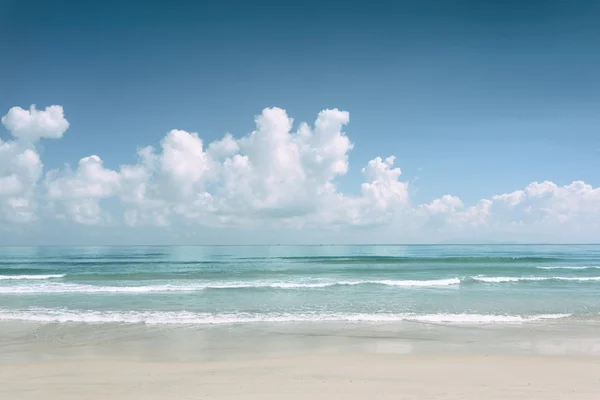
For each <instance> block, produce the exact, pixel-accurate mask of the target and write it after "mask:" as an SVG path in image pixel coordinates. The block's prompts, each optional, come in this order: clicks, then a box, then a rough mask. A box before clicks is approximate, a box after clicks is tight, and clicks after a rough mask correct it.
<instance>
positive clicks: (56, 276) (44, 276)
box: [0, 274, 65, 281]
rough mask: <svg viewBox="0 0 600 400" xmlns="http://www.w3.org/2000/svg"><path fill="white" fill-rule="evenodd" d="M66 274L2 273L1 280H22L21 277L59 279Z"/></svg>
mask: <svg viewBox="0 0 600 400" xmlns="http://www.w3.org/2000/svg"><path fill="white" fill-rule="evenodd" d="M64 276H65V275H64V274H54V275H0V281H2V280H21V279H36V280H37V279H58V278H62V277H64Z"/></svg>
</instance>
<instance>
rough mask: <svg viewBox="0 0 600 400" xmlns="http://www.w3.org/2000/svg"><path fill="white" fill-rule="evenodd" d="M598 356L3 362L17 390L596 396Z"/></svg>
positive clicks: (140, 395)
mask: <svg viewBox="0 0 600 400" xmlns="http://www.w3.org/2000/svg"><path fill="white" fill-rule="evenodd" d="M599 370H600V358H597V357H567V356H562V357H557V356H532V355H530V356H518V355H512V356H506V355H489V356H486V355H459V354H454V355H451V354H445V355H437V354H430V355H393V354H347V353H335V354H306V355H302V356H292V357H287V356H284V357H269V358H260V359H253V360H244V361H216V362H151V361H124V360H114V359H85V360H77V361H46V362H44V361H40V362H34V363H22V364H14V365H10V366H9V367H7V366H6V365H5V366H4V367H3V368H2V369H1V371H2V372H1V373H0V382H1V385H0V397H1V398H7V399H8V398H11V399H12V398H14V399H22V400H29V399H38V398H45V399H51V400H53V399H56V400H58V399H60V400H70V399H78V400H82V399H105V398H111V399H114V400H120V399H166V398H169V399H196V398H215V399H234V398H245V399H281V398H286V399H306V398H310V397H312V398H315V399H332V398H333V399H365V398H375V399H404V400H408V399H410V400H417V399H419V400H420V399H464V400H471V399H472V400H476V399H477V400H479V399H484V398H485V399H523V400H525V399H578V400H586V399H590V400H591V399H597V398H599V397H600V379H599V376H598V371H599Z"/></svg>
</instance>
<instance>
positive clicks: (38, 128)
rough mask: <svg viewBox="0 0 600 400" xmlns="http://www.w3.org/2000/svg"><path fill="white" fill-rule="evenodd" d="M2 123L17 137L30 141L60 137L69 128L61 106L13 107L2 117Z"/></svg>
mask: <svg viewBox="0 0 600 400" xmlns="http://www.w3.org/2000/svg"><path fill="white" fill-rule="evenodd" d="M2 124H3V125H4V127H5V128H6V129H7V130H8V131H9V132H10V133H11V135H13V136H14V137H15V138H18V139H23V140H25V141H28V142H36V141H38V140H39V139H42V138H46V139H60V138H62V136H63V134H64V133H65V131H66V130H67V129H68V128H69V122H68V121H67V120H66V119H65V116H64V112H63V108H62V107H61V106H57V105H54V106H48V107H46V108H45V109H44V110H38V109H37V108H36V107H35V105H32V106H31V107H29V110H24V109H22V108H21V107H13V108H11V109H10V110H8V113H7V114H6V115H5V116H4V117H2Z"/></svg>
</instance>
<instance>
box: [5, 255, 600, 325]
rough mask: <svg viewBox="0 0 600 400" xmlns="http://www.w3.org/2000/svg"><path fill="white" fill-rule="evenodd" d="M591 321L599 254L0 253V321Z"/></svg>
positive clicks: (598, 289)
mask: <svg viewBox="0 0 600 400" xmlns="http://www.w3.org/2000/svg"><path fill="white" fill-rule="evenodd" d="M599 318H600V246H592V245H586V246H583V245H581V246H570V245H569V246H567V245H562V246H533V245H531V246H256V247H251V246H247V247H229V246H222V247H218V246H215V247H38V248H36V247H31V248H25V247H18V248H0V320H8V321H36V322H40V323H56V322H58V323H66V322H79V323H84V324H102V323H104V324H133V323H145V324H157V325H163V324H178V325H202V326H208V325H212V324H218V325H227V324H235V325H240V324H255V323H260V322H268V323H276V324H285V323H286V322H302V323H310V324H315V323H319V322H337V321H339V322H350V323H354V322H356V323H361V322H362V323H378V324H402V323H404V322H415V321H416V322H419V323H426V324H431V323H435V324H450V325H453V324H499V325H502V324H524V325H525V324H528V325H532V324H533V325H535V324H544V323H546V322H550V321H552V322H553V323H556V322H558V321H579V322H585V321H595V320H598V319H599Z"/></svg>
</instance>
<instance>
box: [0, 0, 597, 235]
mask: <svg viewBox="0 0 600 400" xmlns="http://www.w3.org/2000/svg"><path fill="white" fill-rule="evenodd" d="M371 3H373V2H371ZM371 3H358V2H357V3H348V2H322V1H321V2H311V1H306V2H296V3H290V4H285V2H275V1H257V2H242V1H202V2H183V1H170V2H166V1H165V2H160V1H154V2H144V3H141V2H115V1H101V2H98V1H89V2H80V1H60V0H58V1H53V2H46V1H30V2H27V3H23V2H18V1H6V0H4V1H2V2H0V51H1V52H2V55H3V56H2V60H0V70H1V72H2V73H1V74H0V87H1V88H2V89H1V91H0V93H1V95H0V110H1V111H2V115H5V114H6V113H7V112H8V111H9V109H11V108H12V107H15V106H18V107H21V108H23V109H28V108H29V107H30V105H32V104H35V105H36V106H37V108H38V109H40V110H42V109H44V108H45V107H47V106H51V105H60V106H62V108H63V109H64V117H65V119H66V120H68V122H69V128H68V130H66V132H65V133H64V135H63V137H62V138H61V139H60V140H45V139H42V140H40V141H39V142H38V143H36V144H35V148H36V152H37V153H39V156H40V159H41V162H42V163H43V173H42V176H41V177H40V179H39V181H38V182H36V188H35V196H37V197H39V198H36V204H37V205H36V209H37V212H36V217H35V220H36V221H35V222H29V223H27V224H25V225H24V224H22V223H20V224H14V225H15V226H17V225H18V226H17V227H13V223H11V228H10V229H8V228H7V230H6V231H5V232H13V231H12V229H16V230H17V231H18V232H20V233H19V238H18V239H14V235H12V234H11V233H5V235H6V240H7V241H16V242H19V243H20V242H26V243H28V242H40V243H45V242H46V241H48V240H49V239H48V238H47V236H46V233H47V232H48V230H59V229H62V230H64V231H65V232H68V233H69V235H70V236H72V237H75V238H77V237H80V236H81V234H80V231H84V230H85V231H86V232H87V233H86V234H91V233H89V232H91V231H93V232H96V233H94V235H96V236H94V237H91V238H88V239H86V240H101V241H106V242H110V237H111V235H112V234H111V232H114V231H117V230H118V231H120V232H121V233H122V234H123V235H124V239H123V240H126V241H132V242H135V240H134V239H132V238H133V237H134V236H135V234H134V233H133V232H134V231H133V230H132V231H131V233H123V232H124V231H123V230H122V229H120V228H118V226H120V225H119V222H118V220H119V218H117V217H115V218H114V219H113V220H112V222H110V223H103V224H100V225H102V226H94V227H90V226H88V225H89V224H84V225H78V224H76V223H72V221H70V219H69V218H68V216H67V217H66V218H65V220H60V221H59V220H52V218H47V217H40V216H39V214H40V213H42V212H41V210H43V209H44V207H45V204H46V203H47V200H46V199H45V193H44V182H45V179H46V173H47V172H48V171H50V170H53V169H57V168H58V169H61V168H63V167H64V164H65V163H68V164H70V165H71V166H73V169H75V168H76V166H77V163H78V161H79V160H80V159H81V158H83V157H87V156H90V155H97V156H99V157H100V158H101V159H102V160H103V167H104V168H106V169H110V170H115V171H117V170H118V169H119V166H120V165H122V164H135V163H136V162H137V156H136V150H137V149H138V148H140V147H143V146H147V145H152V146H154V147H155V148H159V147H160V144H159V143H160V142H161V140H163V138H164V137H165V135H166V134H167V132H169V131H171V130H172V129H179V130H184V131H187V132H197V133H198V136H199V137H200V138H201V139H202V140H203V141H204V143H205V145H208V143H210V142H212V141H215V140H218V139H220V138H221V137H222V136H223V134H224V133H225V132H230V133H231V134H232V135H233V136H234V137H235V138H236V139H239V138H241V137H243V136H245V135H247V134H249V133H250V132H251V131H253V130H254V129H255V123H254V117H255V116H256V115H259V114H260V113H261V112H262V110H263V109H265V108H267V107H279V108H282V109H285V110H286V111H287V114H288V115H289V117H291V118H293V119H294V122H295V126H294V130H295V127H296V125H297V123H298V122H300V121H307V122H309V123H312V122H313V121H314V120H315V119H316V117H317V114H318V113H319V112H320V111H321V110H324V109H333V108H337V109H339V110H344V111H347V112H349V115H350V117H349V123H348V124H347V125H345V126H344V127H343V131H344V132H345V134H346V135H347V136H348V138H349V139H350V141H351V142H352V143H353V147H352V149H351V150H349V151H348V153H347V154H348V171H347V173H344V174H338V175H336V176H335V178H332V180H331V181H332V182H333V183H335V184H336V185H337V189H338V191H339V192H340V193H344V194H345V195H347V196H356V197H358V196H361V183H362V182H363V180H364V179H363V174H362V173H361V169H362V168H363V167H364V166H365V165H367V164H368V162H369V160H372V159H374V158H375V157H378V156H379V157H382V158H385V157H388V156H390V155H394V156H395V157H396V160H395V162H394V167H400V168H401V169H402V175H401V180H402V181H404V182H408V185H407V189H406V190H407V193H408V196H409V197H410V204H411V207H413V208H414V207H417V206H418V205H422V204H428V203H430V202H432V201H434V200H435V199H438V198H441V197H442V196H444V195H447V194H451V195H453V196H457V197H459V198H460V200H461V201H462V203H463V204H464V206H465V208H468V207H470V206H473V205H476V204H477V203H478V202H479V201H480V200H481V199H491V198H492V196H493V195H496V194H503V193H511V192H514V191H516V190H523V189H524V188H525V187H527V186H528V185H529V184H530V183H532V182H536V181H537V182H542V181H546V180H547V181H551V182H553V183H555V184H556V185H557V186H558V187H562V186H564V185H569V184H570V183H571V182H573V181H584V182H585V183H586V184H588V185H591V186H592V188H596V187H598V186H599V185H600V176H599V175H598V171H599V170H600V168H599V167H600V140H599V136H598V133H599V127H600V113H599V110H600V68H599V67H600V52H598V48H600V24H598V23H597V21H598V19H599V18H600V3H598V2H596V1H584V0H581V1H576V2H569V1H502V2H501V1H454V2H448V1H423V2H401V1H396V2H391V1H390V2H377V4H371ZM13 136H14V135H13ZM0 138H2V139H3V140H4V141H10V140H12V137H11V134H10V132H9V130H4V131H2V132H0ZM7 165H8V164H7ZM7 168H8V167H7ZM9 172H10V171H9ZM9 172H6V174H7V176H8V175H9ZM1 173H2V171H1V170H0V174H1ZM156 179H157V181H158V180H160V179H159V178H156ZM218 184H219V183H216V184H215V185H218ZM111 193H112V192H111ZM593 193H594V195H595V192H593ZM553 195H554V194H553ZM556 196H558V197H561V195H560V194H556ZM586 196H587V195H586ZM118 197H119V194H116V192H115V194H114V196H107V197H106V198H104V197H103V198H102V199H101V203H102V205H103V206H104V207H106V209H107V210H108V211H109V212H110V213H112V214H115V215H116V214H119V213H120V212H121V211H122V210H121V208H122V207H121V206H120V205H119V204H118V203H119V202H118V201H117V200H116V198H118ZM585 201H587V202H589V201H590V200H589V196H588V197H586V200H585ZM574 202H577V201H576V200H574ZM7 204H8V203H7ZM586 204H587V203H586ZM71 206H72V204H71ZM171 206H172V205H171ZM171 206H170V207H171ZM278 207H279V205H278ZM319 207H321V206H319ZM365 207H366V208H368V209H370V208H369V207H367V206H365ZM386 207H387V205H386ZM390 207H391V206H390ZM585 207H588V205H586V206H585ZM392 208H393V207H392ZM392 208H389V209H388V208H386V209H385V213H384V214H385V215H388V214H387V213H388V212H392V211H394V210H392ZM594 210H596V209H593V210H591V209H590V208H589V207H588V208H584V209H582V210H580V211H581V213H590V212H595V211H594ZM254 211H256V210H254ZM254 211H253V212H254ZM6 212H7V213H10V210H9V211H6ZM47 213H52V211H47V212H46V214H47ZM402 213H403V212H400V214H402ZM67 214H68V213H67ZM393 214H394V215H395V216H397V215H398V214H399V212H396V211H394V212H393ZM594 215H595V214H594ZM361 218H362V217H361ZM378 218H379V217H378ZM378 218H376V219H378ZM519 218H520V217H519ZM8 219H9V218H7V220H8ZM254 219H256V218H254ZM383 219H388V217H385V218H383ZM592 219H593V218H592ZM362 220H363V219H361V221H362ZM400 220H401V221H404V222H398V224H397V227H396V228H395V229H397V230H398V235H392V237H398V238H399V239H404V240H403V241H406V240H408V239H410V238H411V237H415V235H413V234H409V231H407V230H405V229H404V228H403V227H406V226H407V225H411V223H405V222H406V220H405V219H400ZM503 220H504V219H503ZM585 220H586V219H585V218H583V219H581V220H577V222H573V224H574V225H573V226H572V229H574V230H575V231H577V232H579V233H581V235H580V236H577V237H578V238H579V239H581V240H590V241H594V235H593V232H594V229H592V228H593V226H591V225H585V226H582V225H581V224H583V223H584V222H585ZM593 220H594V221H596V219H593ZM523 221H524V219H522V218H520V219H517V220H515V221H511V222H515V223H518V222H523ZM581 221H584V222H581ZM105 222H106V221H105ZM287 222H289V221H287ZM32 224H33V225H32ZM204 225H205V224H204V223H203V221H202V220H200V221H199V222H198V223H197V224H193V227H186V226H179V225H176V224H172V225H171V224H170V225H169V226H170V228H169V229H171V231H172V232H175V233H174V234H176V235H179V236H177V237H175V236H170V237H169V238H168V239H167V238H163V239H160V240H169V241H173V242H178V240H183V239H179V238H180V236H181V235H184V236H185V235H186V233H187V232H192V231H194V232H199V233H197V235H200V237H203V235H206V233H203V232H207V230H206V229H209V228H205V227H204ZM258 225H260V226H263V227H264V224H258ZM284 225H285V224H284ZM366 225H369V226H371V225H372V224H371V223H370V222H369V223H368V224H366ZM375 225H377V224H375ZM417 225H418V224H417ZM7 226H8V225H7ZM27 226H29V228H28V227H27ZM31 226H35V228H31ZM211 226H212V225H211ZM251 226H256V225H249V227H247V228H244V229H250V230H252V229H255V228H251ZM285 226H286V227H285V228H281V227H278V228H276V229H275V228H273V230H269V232H271V233H265V232H263V233H262V234H263V235H264V236H263V237H264V241H269V240H271V239H270V236H269V235H274V237H280V233H276V234H275V233H273V232H280V229H283V230H285V231H286V232H288V228H287V225H285ZM303 226H304V225H303ZM418 226H420V227H419V228H414V229H416V232H418V234H416V237H418V238H419V241H427V238H428V237H432V238H435V239H432V240H434V241H435V240H440V241H447V240H450V241H451V240H453V238H455V237H465V238H471V237H476V238H477V237H479V234H478V233H477V232H476V231H472V232H470V233H464V230H463V231H461V232H462V233H461V234H460V235H459V234H458V233H457V232H455V231H453V230H452V229H450V228H448V227H446V228H444V229H445V230H443V231H444V233H443V234H440V233H439V232H440V230H439V229H437V228H436V229H435V232H437V233H436V234H435V235H429V234H428V233H427V232H426V231H425V229H428V228H426V227H424V226H421V225H418ZM427 226H428V225H427ZM594 227H595V226H594ZM30 229H32V230H30ZM131 229H133V228H131ZM212 229H215V228H214V226H213V227H211V228H210V230H211V232H212ZM256 229H258V228H256ZM261 229H266V228H261ZM305 229H306V228H301V229H292V230H290V231H289V232H292V231H293V233H289V235H290V236H289V241H291V242H304V241H306V238H307V237H308V236H306V235H308V234H303V233H302V232H303V230H304V231H305ZM363 229H365V228H360V233H356V234H353V236H352V238H350V237H349V238H348V240H349V241H363V240H360V238H361V237H364V235H365V234H364V231H363ZM370 229H375V228H370ZM376 229H378V231H377V232H380V233H381V232H384V231H385V232H388V231H387V230H389V229H392V228H390V227H389V226H387V227H384V228H376ZM540 229H541V228H540ZM555 229H556V232H560V231H561V228H560V227H559V226H558V225H556V226H555ZM546 230H547V229H546V228H544V232H545V231H546ZM159 231H160V229H156V232H159ZM217 231H218V232H219V234H218V235H222V238H221V239H219V240H223V241H228V240H229V239H227V238H229V237H235V239H232V240H235V241H244V240H245V239H244V238H245V237H246V236H245V235H246V234H247V233H239V232H245V231H243V230H239V229H238V228H232V227H231V226H226V227H222V228H221V227H219V228H218V229H217ZM153 232H154V231H153ZM156 232H155V233H153V235H157V236H153V237H152V240H150V238H146V239H144V240H149V241H153V240H156V241H160V240H159V239H155V238H158V237H159V236H160V235H163V234H164V232H163V233H156ZM389 232H396V231H395V230H393V229H392V230H391V231H389ZM389 232H388V234H389ZM494 232H495V233H491V231H490V232H488V233H489V235H490V236H489V238H490V239H489V240H500V241H505V240H508V239H510V237H512V236H511V235H510V234H507V233H506V231H502V232H504V233H498V232H499V231H494ZM531 232H532V233H529V234H528V235H529V236H524V237H523V238H522V240H534V239H535V238H536V236H535V234H534V233H533V232H537V231H535V230H532V231H531ZM570 232H571V231H570ZM69 235H66V236H69ZM236 235H238V236H239V237H238V236H236ZM461 235H462V236H461ZM465 235H466V236H465ZM210 236H211V237H213V238H214V237H215V236H214V235H213V234H211V235H210ZM507 236H508V237H507ZM161 237H162V236H161ZM325 237H327V236H326V235H325ZM337 237H339V236H335V238H337ZM377 237H378V239H377V241H386V242H389V241H394V239H390V238H389V236H385V235H383V234H381V236H377ZM99 238H102V239H99ZM553 238H556V240H564V238H561V237H560V235H558V234H557V236H552V235H550V236H549V237H546V236H544V240H552V239H553ZM52 240H56V239H52ZM52 240H50V241H52ZM70 240H71V239H66V242H69V241H70ZM194 240H196V239H194ZM323 240H325V239H323ZM465 240H466V239H465ZM486 240H487V239H486ZM259 241H260V240H259ZM534 241H536V240H534Z"/></svg>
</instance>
